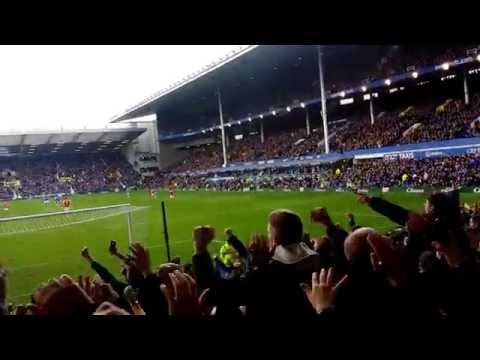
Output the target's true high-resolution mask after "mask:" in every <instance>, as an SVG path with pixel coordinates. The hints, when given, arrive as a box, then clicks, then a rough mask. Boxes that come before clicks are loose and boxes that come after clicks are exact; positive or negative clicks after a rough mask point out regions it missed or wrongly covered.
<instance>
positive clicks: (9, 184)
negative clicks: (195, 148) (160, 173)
mask: <svg viewBox="0 0 480 360" xmlns="http://www.w3.org/2000/svg"><path fill="white" fill-rule="evenodd" d="M0 169H1V171H0V182H1V185H2V195H4V196H5V197H7V198H11V196H12V195H13V194H14V193H15V194H16V195H17V196H18V195H20V196H22V197H29V196H35V195H43V194H48V195H50V194H57V193H65V192H67V193H70V192H71V191H72V190H73V191H74V192H77V193H78V192H95V191H105V190H114V189H115V188H120V189H122V188H125V187H127V186H134V185H137V183H138V181H139V175H138V174H137V173H136V172H135V171H134V170H133V168H132V166H131V165H130V164H129V163H128V162H127V161H126V160H125V158H124V157H123V156H122V155H121V154H118V153H110V154H109V153H105V154H102V155H101V156H99V155H98V154H76V155H71V154H69V155H56V156H44V157H38V158H25V159H15V160H3V161H2V162H1V163H0Z"/></svg>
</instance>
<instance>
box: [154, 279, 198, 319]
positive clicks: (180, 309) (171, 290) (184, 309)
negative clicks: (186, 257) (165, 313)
mask: <svg viewBox="0 0 480 360" xmlns="http://www.w3.org/2000/svg"><path fill="white" fill-rule="evenodd" d="M169 276H170V279H171V283H172V287H168V286H166V285H165V284H162V285H160V288H161V290H162V292H163V293H164V295H165V297H166V299H167V302H168V309H169V314H170V315H174V316H200V315H203V309H202V306H201V303H200V301H199V297H198V294H197V284H196V282H195V280H194V279H193V278H192V277H191V276H190V275H188V274H186V273H182V272H181V271H179V270H175V271H174V272H172V273H169ZM202 295H203V296H202ZM202 295H201V296H200V299H204V298H205V294H204V293H202ZM202 302H203V301H202Z"/></svg>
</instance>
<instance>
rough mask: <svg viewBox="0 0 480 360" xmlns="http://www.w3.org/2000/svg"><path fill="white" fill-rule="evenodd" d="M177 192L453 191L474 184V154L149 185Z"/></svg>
mask: <svg viewBox="0 0 480 360" xmlns="http://www.w3.org/2000/svg"><path fill="white" fill-rule="evenodd" d="M172 183H175V184H177V187H178V188H179V189H210V190H217V191H243V190H244V189H249V190H258V189H263V190H284V189H289V190H299V189H301V188H303V189H305V190H306V189H326V188H335V189H336V188H352V189H358V188H370V187H393V186H399V187H405V188H406V187H412V188H419V187H424V186H432V187H436V188H448V187H453V188H458V187H461V186H478V185H480V157H479V155H478V154H471V155H463V156H452V157H437V158H426V159H421V160H415V159H396V160H388V159H370V160H356V161H352V160H341V161H337V162H335V163H332V164H322V165H316V166H294V167H283V168H267V169H262V170H244V171H229V172H223V173H216V174H215V173H212V174H208V175H184V176H176V175H172V174H168V173H164V174H162V175H159V176H158V177H156V178H155V185H156V186H158V187H165V188H166V187H168V184H172Z"/></svg>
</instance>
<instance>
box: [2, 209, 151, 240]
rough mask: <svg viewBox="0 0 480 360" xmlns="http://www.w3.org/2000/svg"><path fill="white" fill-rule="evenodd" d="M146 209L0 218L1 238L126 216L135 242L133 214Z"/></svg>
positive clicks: (129, 238)
mask: <svg viewBox="0 0 480 360" xmlns="http://www.w3.org/2000/svg"><path fill="white" fill-rule="evenodd" d="M143 209H145V207H139V206H132V205H131V204H118V205H109V206H99V207H93V208H85V209H78V210H68V211H58V212H49V213H42V214H36V215H24V216H15V217H8V218H0V236H6V235H15V234H22V233H28V232H35V231H40V230H50V229H55V228H60V227H64V226H69V225H78V224H83V223H87V222H92V221H97V220H102V219H106V218H110V217H114V216H118V217H120V216H122V215H125V216H126V219H125V221H126V225H127V229H128V241H129V243H132V242H133V241H135V240H136V239H135V221H134V217H133V214H134V213H135V212H137V211H139V210H143Z"/></svg>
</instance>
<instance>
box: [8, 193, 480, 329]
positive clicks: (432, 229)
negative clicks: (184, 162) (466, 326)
mask: <svg viewBox="0 0 480 360" xmlns="http://www.w3.org/2000/svg"><path fill="white" fill-rule="evenodd" d="M358 198H359V201H360V202H361V203H362V204H364V206H365V207H370V209H372V210H373V211H375V212H377V213H378V214H379V215H383V216H385V217H387V218H388V219H390V220H392V221H393V222H395V223H396V224H397V225H398V227H397V228H396V229H395V230H393V231H391V232H389V233H387V234H382V233H380V232H379V231H378V230H375V229H374V228H371V227H366V226H368V224H363V223H362V224H357V223H356V222H355V214H348V215H347V216H348V223H349V228H342V227H341V226H340V225H338V224H335V223H334V222H333V220H332V219H331V217H330V216H329V214H328V210H327V209H326V208H322V207H318V208H314V209H312V210H311V213H310V219H301V218H300V216H299V215H298V214H296V213H294V212H292V211H289V210H286V209H277V210H274V211H272V212H271V213H270V215H269V216H268V218H267V219H265V220H266V225H267V234H266V235H264V234H253V235H252V237H251V239H249V241H246V242H245V243H244V242H242V241H241V240H240V239H239V238H238V237H237V236H236V235H235V232H234V231H232V230H231V229H226V231H225V233H224V244H223V246H222V248H221V251H220V255H219V256H213V254H212V253H211V249H210V247H209V245H210V244H211V242H212V241H213V240H214V239H215V238H217V239H218V237H219V235H218V233H216V229H214V228H212V227H211V226H208V225H200V226H197V227H195V228H194V229H193V232H192V245H193V254H192V257H191V258H189V259H184V260H185V261H182V260H181V259H179V258H174V259H172V261H171V262H170V263H165V264H160V265H158V264H157V265H154V264H153V263H152V260H151V258H150V254H149V250H148V249H147V248H145V247H144V246H142V245H141V244H139V243H134V244H133V245H132V246H130V248H129V250H128V251H124V252H123V253H122V252H121V251H120V249H118V247H117V245H116V243H115V242H111V243H110V246H109V249H108V250H109V252H110V254H111V255H112V256H114V257H116V258H118V260H119V263H120V264H121V266H122V269H123V270H122V276H121V277H119V276H116V275H114V273H113V272H111V271H110V270H108V269H107V268H105V267H104V266H103V265H102V264H101V263H99V262H98V261H96V260H95V254H91V253H90V252H89V249H88V248H84V249H82V251H81V256H82V257H83V258H84V259H85V261H86V262H88V263H89V264H90V266H91V268H92V269H93V270H94V271H95V272H96V273H97V276H96V277H95V278H94V279H90V278H89V277H82V276H80V277H79V278H78V279H74V278H72V277H70V276H68V275H61V276H59V277H58V278H54V279H51V280H50V281H48V283H46V284H42V285H41V286H40V287H39V288H38V289H36V290H35V291H33V293H32V296H31V302H30V303H28V304H22V305H14V304H9V303H8V301H7V299H8V294H7V290H8V286H7V281H8V270H7V269H5V268H0V310H1V313H2V314H4V315H61V316H85V317H86V316H90V315H138V316H145V315H146V316H151V317H157V318H166V317H168V316H175V317H182V318H202V317H205V318H206V317H217V318H229V319H232V318H241V317H247V318H271V319H273V318H276V319H278V318H279V317H281V318H282V320H285V319H288V318H295V319H314V318H321V319H323V320H325V321H333V322H343V321H348V322H354V323H358V322H359V321H360V323H362V321H369V322H371V321H375V323H376V324H377V325H378V324H380V323H384V324H390V325H391V324H392V323H396V322H397V321H417V322H418V321H421V320H456V321H471V322H472V323H476V321H477V320H478V319H477V318H478V317H479V315H480V308H479V307H478V303H479V301H480V291H479V290H480V287H479V286H478V283H479V280H480V279H479V276H480V259H479V252H478V245H479V238H480V208H479V206H478V205H475V204H470V205H463V206H460V203H459V197H458V192H451V193H433V194H431V195H430V196H429V197H428V199H427V201H426V203H425V210H424V211H423V212H422V213H417V212H414V211H411V210H408V209H405V208H402V207H400V206H398V205H396V204H393V203H391V202H389V201H386V200H384V199H382V198H379V197H368V196H366V195H358ZM305 221H312V222H313V223H315V224H318V225H319V227H323V228H324V229H325V233H326V235H325V236H317V235H316V234H306V233H305V232H304V227H303V223H304V222H305ZM318 230H320V228H319V229H318ZM243 240H247V239H243Z"/></svg>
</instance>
